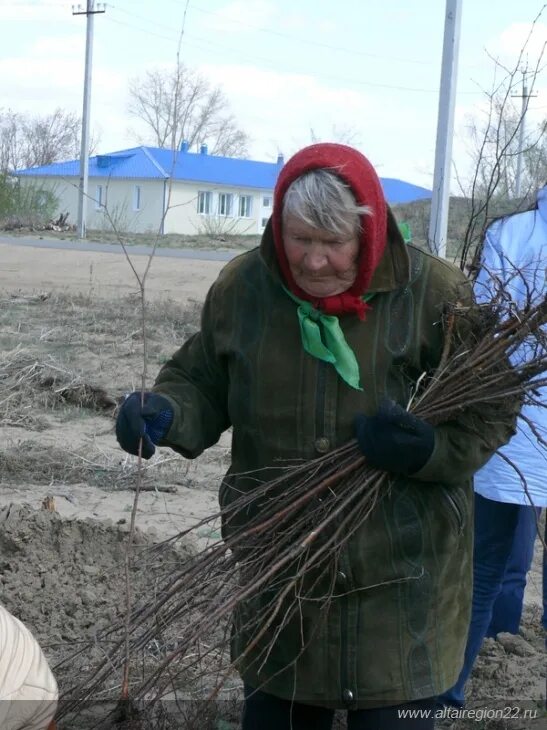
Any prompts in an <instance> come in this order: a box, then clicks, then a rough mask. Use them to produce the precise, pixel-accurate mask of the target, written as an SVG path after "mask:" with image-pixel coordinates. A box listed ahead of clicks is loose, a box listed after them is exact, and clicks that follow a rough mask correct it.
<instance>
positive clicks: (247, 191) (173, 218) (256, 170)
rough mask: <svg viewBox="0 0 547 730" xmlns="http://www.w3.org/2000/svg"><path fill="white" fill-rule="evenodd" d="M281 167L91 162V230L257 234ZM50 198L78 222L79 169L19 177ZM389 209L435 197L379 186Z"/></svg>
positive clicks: (234, 161)
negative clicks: (382, 189) (40, 189)
mask: <svg viewBox="0 0 547 730" xmlns="http://www.w3.org/2000/svg"><path fill="white" fill-rule="evenodd" d="M283 164H284V159H283V156H282V155H279V156H278V158H277V161H276V162H258V161H256V160H242V159H238V158H233V157H218V156H216V155H210V154H209V153H208V150H207V146H206V145H202V146H201V149H200V152H190V151H189V150H188V149H187V147H186V145H185V144H184V143H183V145H182V146H181V149H180V150H177V151H176V152H174V151H173V150H168V149H160V148H157V147H143V146H141V147H133V148H131V149H127V150H121V151H118V152H110V153H108V154H101V155H95V156H94V157H90V159H89V185H88V191H89V192H88V203H87V205H88V210H87V225H88V228H89V229H105V228H106V229H111V228H113V227H115V228H116V229H117V230H119V231H126V232H133V233H158V232H160V233H162V234H163V233H182V234H190V235H192V234H200V233H204V234H209V235H222V234H225V235H227V234H236V233H237V234H255V235H256V234H260V233H262V231H263V230H264V227H265V225H266V222H267V220H268V218H269V216H270V214H271V207H272V199H273V189H274V187H275V183H276V180H277V176H278V175H279V171H280V170H281V168H282V166H283ZM14 174H15V175H16V176H18V177H19V178H20V179H21V180H24V179H29V180H32V181H33V183H35V184H37V185H39V186H40V187H41V188H46V189H48V190H51V191H52V192H53V193H54V194H55V196H56V197H57V199H58V201H59V211H60V212H63V213H64V212H68V213H69V220H71V221H72V222H75V221H76V219H77V211H78V186H79V174H80V163H79V161H78V160H72V161H70V162H57V163H54V164H52V165H45V166H43V167H33V168H29V169H26V170H17V171H16V172H15V173H14ZM381 182H382V185H383V187H384V192H385V194H386V198H387V200H388V202H389V203H390V204H396V203H408V202H411V201H413V200H420V199H424V198H430V197H431V191H430V190H426V189H425V188H422V187H419V186H417V185H412V184H410V183H406V182H403V181H402V180H397V179H392V178H381Z"/></svg>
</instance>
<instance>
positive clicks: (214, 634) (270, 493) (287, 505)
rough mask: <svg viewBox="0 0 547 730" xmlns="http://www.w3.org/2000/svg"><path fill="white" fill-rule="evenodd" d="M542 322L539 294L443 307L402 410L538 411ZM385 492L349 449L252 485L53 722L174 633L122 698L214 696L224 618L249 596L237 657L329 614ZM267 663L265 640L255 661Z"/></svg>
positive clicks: (109, 644) (438, 413)
mask: <svg viewBox="0 0 547 730" xmlns="http://www.w3.org/2000/svg"><path fill="white" fill-rule="evenodd" d="M546 323H547V299H546V297H545V294H542V295H540V296H537V297H533V296H532V295H531V294H530V296H529V297H528V300H527V301H526V302H525V303H524V304H523V305H522V306H520V307H516V306H515V305H514V303H511V302H508V301H507V298H506V297H505V296H504V293H503V290H502V289H500V291H499V292H498V294H497V295H496V296H495V297H494V299H493V301H492V302H490V303H489V304H487V305H482V306H476V305H473V306H464V305H462V304H458V303H456V304H454V305H453V306H451V307H450V308H449V309H448V310H447V311H446V312H445V313H444V322H443V325H444V349H443V352H442V356H441V358H440V362H439V364H438V366H437V367H436V369H435V371H434V372H430V373H424V374H423V375H422V376H421V378H420V379H419V381H418V383H417V384H416V387H415V389H414V392H413V393H412V397H411V399H410V402H409V403H408V409H409V410H410V411H411V412H413V413H414V414H416V415H417V416H419V417H420V418H422V419H425V420H426V421H428V422H430V423H431V424H434V425H435V424H440V423H445V422H448V421H450V420H451V419H453V418H455V417H460V416H461V414H462V412H464V413H466V414H471V420H470V422H471V423H472V422H473V417H472V415H473V413H475V414H476V413H480V414H481V416H482V417H481V419H478V420H480V424H484V414H485V412H486V413H490V414H491V416H492V418H495V413H496V410H497V409H500V408H501V409H504V410H505V411H506V410H507V408H508V407H510V408H513V407H514V410H515V412H518V410H519V409H520V406H521V404H522V403H525V402H526V403H533V404H536V405H538V406H540V405H542V404H541V403H540V402H538V398H537V393H536V391H537V389H538V388H540V387H542V386H545V385H547V376H546V374H545V371H546V369H547V334H546V329H547V328H546ZM508 402H509V403H510V405H509V406H508ZM482 427H483V426H482V425H481V426H478V428H482ZM477 436H478V437H480V433H478V434H477ZM538 439H539V440H540V441H541V436H540V435H539V434H538ZM542 445H543V446H546V444H545V443H544V442H542ZM391 485H392V477H390V475H389V474H387V473H385V472H381V471H378V470H376V469H373V468H371V467H369V466H367V464H366V461H365V458H364V457H363V455H362V453H361V452H360V450H359V447H358V445H357V443H356V442H355V441H351V442H349V443H347V444H345V445H343V446H341V447H340V448H337V449H335V450H333V451H332V452H330V453H328V454H326V455H324V456H322V457H320V458H318V459H315V460H313V461H310V462H306V463H302V464H300V465H297V466H291V467H288V468H286V469H284V470H282V472H281V474H280V475H279V476H277V477H276V478H275V479H272V480H270V481H266V482H262V483H261V482H260V481H259V480H258V479H257V486H256V488H255V489H253V490H251V491H250V492H249V493H247V494H243V495H241V496H240V497H239V498H238V499H236V500H235V501H234V502H233V503H232V504H230V505H229V506H228V507H227V508H226V509H224V510H223V511H221V512H218V513H217V514H214V515H211V516H210V517H208V518H207V519H205V520H202V521H201V522H200V523H199V524H197V525H195V526H194V527H193V528H192V530H191V531H193V532H197V531H198V530H203V527H204V526H206V525H210V524H218V522H219V520H221V521H222V525H223V532H224V539H219V540H218V541H217V542H215V543H214V544H211V545H210V546H208V547H207V548H206V549H204V550H203V551H201V552H199V553H197V554H195V555H194V556H192V557H191V558H189V559H188V560H187V561H186V562H185V563H184V564H182V565H181V566H180V569H178V570H174V571H173V574H172V575H171V576H169V577H168V578H166V579H165V581H164V582H163V584H162V585H161V587H160V589H159V590H158V592H157V594H156V595H154V596H145V597H143V600H142V602H141V605H140V606H139V607H138V608H136V609H135V610H134V611H133V612H132V614H131V616H130V620H129V622H128V629H129V631H128V632H126V631H124V627H123V626H121V625H120V626H118V627H114V628H113V629H112V630H111V631H110V632H109V633H108V634H107V635H104V636H101V637H99V640H100V641H103V642H104V646H105V659H104V661H103V662H102V663H101V664H100V665H99V666H97V667H94V669H93V672H92V673H91V675H89V676H87V677H86V678H85V680H84V681H83V682H81V683H80V684H79V685H78V686H75V687H73V688H70V689H69V690H68V691H67V692H66V694H65V697H66V702H65V703H64V705H63V712H68V711H74V709H76V708H77V707H78V705H79V703H81V702H82V701H83V700H84V699H85V698H88V697H90V696H93V695H95V693H96V692H97V691H98V690H99V688H101V687H102V686H103V684H104V682H105V680H106V679H107V678H108V677H109V675H111V674H112V672H113V669H116V670H120V671H121V668H122V667H123V666H124V665H126V666H127V662H128V658H129V657H130V656H132V655H135V654H138V653H139V652H143V651H145V650H146V647H147V646H149V645H150V642H152V641H153V640H157V639H158V637H160V638H161V637H162V636H163V637H165V636H166V635H168V634H169V630H170V628H172V627H173V626H176V627H177V630H176V641H175V642H174V643H173V642H172V643H171V645H170V646H169V647H167V648H166V650H165V651H164V653H163V654H162V656H161V657H160V658H159V659H158V661H157V662H156V664H155V666H154V667H153V669H152V670H151V671H150V672H149V673H148V674H147V675H146V676H141V677H140V678H139V679H138V681H137V680H135V681H133V682H132V683H131V687H130V690H129V694H130V696H131V697H132V698H133V699H135V700H138V699H143V698H145V697H146V698H148V699H150V698H152V699H153V698H161V697H163V696H165V694H166V692H168V691H170V690H172V687H173V686H176V685H177V677H178V679H179V680H180V681H181V682H182V683H184V679H187V678H188V677H189V676H193V677H194V678H195V677H198V676H201V675H202V674H203V672H205V671H207V672H208V673H209V675H210V676H212V675H214V680H213V681H211V682H210V684H209V687H210V689H211V693H212V695H213V694H214V692H215V691H216V690H218V688H219V687H220V686H222V684H223V682H224V681H225V678H226V677H227V676H228V674H229V672H230V671H231V667H230V663H229V661H228V660H227V659H226V651H225V649H226V647H227V646H228V645H229V641H230V621H229V618H230V616H231V615H232V614H233V612H234V610H237V609H238V607H240V606H241V605H244V604H245V603H246V602H249V601H251V602H252V600H253V598H255V597H257V596H259V595H260V602H259V603H258V604H257V605H260V610H259V611H257V612H256V613H254V614H253V613H252V612H251V613H250V614H249V613H247V619H246V620H247V621H248V622H249V623H248V624H247V626H246V629H247V631H246V634H247V635H252V636H253V637H254V638H253V639H252V642H251V644H250V645H249V646H248V647H247V648H246V649H245V651H244V654H246V653H249V652H251V650H252V649H253V648H256V646H257V645H259V644H261V643H263V639H264V637H265V636H268V637H270V641H271V642H275V640H276V637H278V636H279V634H280V632H281V631H282V630H283V627H284V626H285V625H286V624H287V622H288V621H289V620H290V619H291V617H292V616H294V614H295V612H297V611H298V607H299V602H300V601H301V600H303V599H305V598H306V597H307V598H309V599H311V600H315V601H321V602H323V605H324V606H326V607H328V604H329V602H330V601H332V600H333V596H334V583H333V575H334V574H335V571H336V567H337V563H338V560H339V557H340V554H341V552H342V551H343V550H344V546H346V545H347V543H348V541H349V540H351V538H352V536H353V535H354V534H355V532H356V530H358V529H359V528H360V527H361V526H362V525H363V523H364V522H365V521H366V520H367V518H368V517H369V516H370V515H371V513H372V512H373V511H374V510H375V509H376V508H377V507H378V505H379V503H380V501H381V500H383V499H385V498H386V497H387V496H388V495H389V494H390V488H391ZM242 516H244V519H241V517H242ZM188 532H190V531H187V532H186V533H181V534H180V535H179V536H177V538H174V539H181V538H183V537H185V536H186V535H187V534H188ZM169 542H172V541H169ZM165 544H166V543H162V544H161V545H158V546H156V547H155V548H154V549H156V550H162V549H164V546H165ZM249 624H250V625H249ZM232 630H234V629H232ZM236 630H237V629H236ZM267 654H268V644H267V642H266V648H265V649H264V650H263V652H262V654H261V657H262V659H263V660H265V659H266V658H267ZM244 658H245V657H244V656H240V657H239V660H241V659H244ZM208 660H209V661H208ZM204 667H206V670H205V669H203V668H204ZM179 686H180V685H179ZM125 691H126V692H127V691H128V688H127V686H126V688H125ZM212 695H211V696H212Z"/></svg>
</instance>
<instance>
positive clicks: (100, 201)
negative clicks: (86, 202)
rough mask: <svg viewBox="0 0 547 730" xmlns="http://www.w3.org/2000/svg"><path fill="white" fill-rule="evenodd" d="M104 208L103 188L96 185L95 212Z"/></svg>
mask: <svg viewBox="0 0 547 730" xmlns="http://www.w3.org/2000/svg"><path fill="white" fill-rule="evenodd" d="M104 206H105V199H104V188H103V186H102V185H97V186H96V188H95V210H101V208H104Z"/></svg>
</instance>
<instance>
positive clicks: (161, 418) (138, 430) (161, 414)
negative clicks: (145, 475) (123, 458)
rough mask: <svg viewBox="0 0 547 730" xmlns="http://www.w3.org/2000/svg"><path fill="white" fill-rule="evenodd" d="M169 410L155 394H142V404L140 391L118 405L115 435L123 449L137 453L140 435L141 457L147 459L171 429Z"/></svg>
mask: <svg viewBox="0 0 547 730" xmlns="http://www.w3.org/2000/svg"><path fill="white" fill-rule="evenodd" d="M172 423H173V409H172V408H171V404H170V403H169V401H168V400H167V398H164V396H163V395H159V394H158V393H145V394H144V406H141V394H140V393H131V395H128V396H127V398H126V399H125V401H124V402H123V403H122V405H121V406H120V410H119V412H118V418H117V419H116V438H117V439H118V443H119V444H120V446H121V447H122V449H123V450H124V451H127V452H128V453H129V454H133V455H134V456H137V455H138V453H139V441H140V439H141V438H142V457H143V459H149V458H150V457H151V456H153V455H154V452H155V451H156V447H155V444H158V443H159V442H160V441H161V439H162V438H163V437H164V436H165V434H166V433H167V432H168V431H169V429H170V428H171V424H172Z"/></svg>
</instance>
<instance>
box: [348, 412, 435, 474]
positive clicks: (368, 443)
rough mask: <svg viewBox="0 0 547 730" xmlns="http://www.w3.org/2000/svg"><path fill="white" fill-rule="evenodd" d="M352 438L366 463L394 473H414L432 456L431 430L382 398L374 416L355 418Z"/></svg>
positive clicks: (423, 422) (429, 426) (425, 424)
mask: <svg viewBox="0 0 547 730" xmlns="http://www.w3.org/2000/svg"><path fill="white" fill-rule="evenodd" d="M355 436H356V438H357V442H358V444H359V448H360V449H361V451H362V452H363V454H364V455H365V456H366V459H367V463H368V464H370V466H373V467H375V468H377V469H382V470H383V471H389V472H393V473H395V474H406V475H409V474H414V472H417V471H418V470H419V469H421V468H422V466H424V464H425V463H426V462H427V461H428V459H429V457H430V456H431V454H432V453H433V447H434V446H435V429H434V428H433V426H431V425H430V424H429V423H426V421H422V419H421V418H418V417H417V416H413V415H412V413H409V412H408V411H405V409H404V408H401V406H399V405H397V404H396V403H394V402H393V401H392V400H388V399H387V398H385V399H384V400H382V402H381V403H380V406H379V408H378V412H377V413H376V415H375V416H365V415H364V414H360V415H358V416H357V417H356V418H355Z"/></svg>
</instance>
